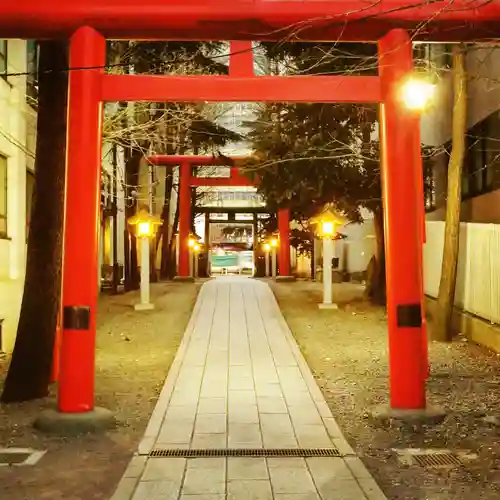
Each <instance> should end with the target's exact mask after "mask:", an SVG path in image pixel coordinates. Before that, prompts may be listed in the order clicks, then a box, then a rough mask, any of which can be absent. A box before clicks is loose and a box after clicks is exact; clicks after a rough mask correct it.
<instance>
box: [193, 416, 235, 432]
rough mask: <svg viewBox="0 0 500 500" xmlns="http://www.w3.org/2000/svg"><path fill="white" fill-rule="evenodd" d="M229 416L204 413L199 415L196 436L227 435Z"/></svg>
mask: <svg viewBox="0 0 500 500" xmlns="http://www.w3.org/2000/svg"><path fill="white" fill-rule="evenodd" d="M226 428H227V416H226V414H225V413H222V414H220V413H206V414H205V413H202V414H200V415H198V418H197V419H196V425H195V434H219V433H225V432H226Z"/></svg>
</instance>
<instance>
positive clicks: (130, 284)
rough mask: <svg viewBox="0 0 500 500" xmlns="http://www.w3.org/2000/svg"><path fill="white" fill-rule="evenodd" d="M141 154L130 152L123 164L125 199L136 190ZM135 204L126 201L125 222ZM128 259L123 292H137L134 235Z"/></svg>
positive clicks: (132, 211)
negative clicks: (125, 185) (125, 188)
mask: <svg viewBox="0 0 500 500" xmlns="http://www.w3.org/2000/svg"><path fill="white" fill-rule="evenodd" d="M141 158H142V153H141V152H140V151H134V150H132V153H131V155H130V157H129V158H128V160H127V162H126V164H125V179H126V184H127V198H131V194H132V191H134V190H137V187H136V186H137V185H138V183H139V181H138V179H139V166H140V163H141ZM136 208H137V202H136V201H135V200H134V201H129V200H127V203H126V205H125V220H126V221H128V219H129V218H130V217H132V216H134V215H135V213H136ZM129 242H130V243H129V259H128V263H129V265H128V273H127V274H128V276H127V279H126V280H125V290H127V291H130V290H138V289H139V282H140V276H139V271H138V268H137V264H138V263H137V239H136V237H135V235H134V234H132V233H130V236H129Z"/></svg>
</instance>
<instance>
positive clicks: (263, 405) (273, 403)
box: [257, 396, 288, 413]
mask: <svg viewBox="0 0 500 500" xmlns="http://www.w3.org/2000/svg"><path fill="white" fill-rule="evenodd" d="M257 406H258V408H259V413H288V409H287V407H286V404H285V400H284V399H282V398H274V397H270V396H260V397H258V398H257Z"/></svg>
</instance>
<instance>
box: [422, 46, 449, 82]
mask: <svg viewBox="0 0 500 500" xmlns="http://www.w3.org/2000/svg"><path fill="white" fill-rule="evenodd" d="M413 59H414V61H415V67H417V68H423V69H425V70H427V71H431V72H435V73H437V74H438V75H442V74H444V73H446V72H448V71H449V70H450V69H451V67H452V64H453V58H452V46H451V45H448V44H442V43H418V44H416V45H414V47H413Z"/></svg>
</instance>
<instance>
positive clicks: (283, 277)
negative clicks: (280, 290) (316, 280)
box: [276, 276, 297, 283]
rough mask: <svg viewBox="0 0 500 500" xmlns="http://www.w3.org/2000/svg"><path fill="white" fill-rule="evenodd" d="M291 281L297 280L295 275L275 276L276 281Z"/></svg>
mask: <svg viewBox="0 0 500 500" xmlns="http://www.w3.org/2000/svg"><path fill="white" fill-rule="evenodd" d="M292 281H297V278H296V277H295V276H276V282H281V283H290V282H292Z"/></svg>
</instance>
